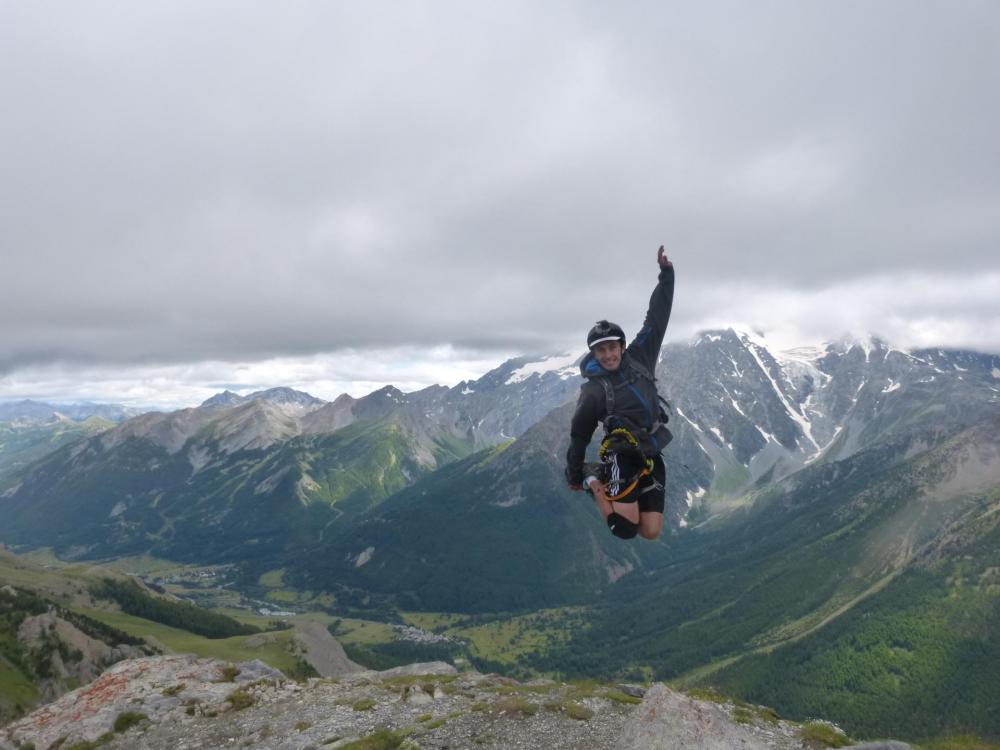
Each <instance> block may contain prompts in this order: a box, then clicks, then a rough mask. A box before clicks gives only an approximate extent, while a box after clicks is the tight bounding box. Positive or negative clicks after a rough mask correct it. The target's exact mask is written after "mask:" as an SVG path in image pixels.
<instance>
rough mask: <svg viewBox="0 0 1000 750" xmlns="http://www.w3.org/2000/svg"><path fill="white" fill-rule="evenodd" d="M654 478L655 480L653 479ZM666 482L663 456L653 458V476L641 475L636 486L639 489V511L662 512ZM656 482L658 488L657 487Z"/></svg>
mask: <svg viewBox="0 0 1000 750" xmlns="http://www.w3.org/2000/svg"><path fill="white" fill-rule="evenodd" d="M653 480H655V482H654V481H653ZM666 482H667V467H666V466H664V465H663V456H657V457H656V458H654V459H653V476H652V477H643V478H642V482H641V483H640V484H639V486H638V487H637V488H636V489H638V491H639V493H640V494H639V512H640V513H662V512H663V508H664V505H665V502H664V499H665V497H666V494H667V491H666ZM657 484H658V485H659V488H657Z"/></svg>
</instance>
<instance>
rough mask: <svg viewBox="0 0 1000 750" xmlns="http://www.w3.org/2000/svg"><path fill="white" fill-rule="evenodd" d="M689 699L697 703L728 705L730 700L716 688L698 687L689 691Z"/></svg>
mask: <svg viewBox="0 0 1000 750" xmlns="http://www.w3.org/2000/svg"><path fill="white" fill-rule="evenodd" d="M687 695H688V697H689V698H694V699H695V700H696V701H708V702H709V703H728V702H729V701H728V699H727V698H726V697H725V696H724V695H722V694H721V693H720V692H719V691H718V690H716V689H715V688H710V687H696V688H691V689H690V690H688V691H687Z"/></svg>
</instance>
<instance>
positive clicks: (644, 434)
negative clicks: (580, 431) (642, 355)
mask: <svg viewBox="0 0 1000 750" xmlns="http://www.w3.org/2000/svg"><path fill="white" fill-rule="evenodd" d="M623 366H625V367H627V368H629V369H631V370H632V371H633V372H635V373H636V374H638V375H639V376H640V377H643V378H645V379H646V380H647V381H648V382H650V383H652V384H653V388H654V390H656V398H657V407H658V410H659V413H658V415H657V419H656V420H655V421H654V422H653V425H652V426H651V427H650V428H649V429H646V428H645V427H642V426H640V425H637V424H636V423H635V422H634V421H633V420H631V419H629V418H628V417H623V416H620V415H617V414H615V389H614V386H612V385H611V383H610V382H609V381H608V379H607V378H606V377H600V378H596V380H599V381H600V382H601V385H602V386H604V400H605V402H606V404H607V416H606V417H605V418H604V433H605V434H610V433H611V432H612V431H613V430H614V429H616V428H619V427H623V428H625V429H627V430H628V431H629V432H631V433H632V434H633V435H634V436H635V437H636V439H637V440H638V441H639V446H640V448H641V449H642V452H643V455H646V456H650V457H652V456H658V455H659V454H660V453H661V452H662V451H663V449H664V448H666V447H667V444H668V443H669V442H670V441H671V440H673V439H674V436H673V434H672V433H671V432H670V430H669V429H668V428H667V422H669V421H670V404H669V403H668V402H667V400H666V399H665V398H663V396H661V395H660V392H659V389H657V388H656V378H655V377H653V374H652V373H651V372H650V371H649V370H647V369H646V366H645V365H644V364H642V363H641V362H637V361H635V360H634V359H632V358H629V359H628V361H627V362H625V363H623Z"/></svg>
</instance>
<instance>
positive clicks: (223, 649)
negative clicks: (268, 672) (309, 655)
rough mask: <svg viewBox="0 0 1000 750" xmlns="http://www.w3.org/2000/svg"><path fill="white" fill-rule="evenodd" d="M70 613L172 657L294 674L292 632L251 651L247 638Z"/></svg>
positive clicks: (84, 610)
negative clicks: (256, 664)
mask: <svg viewBox="0 0 1000 750" xmlns="http://www.w3.org/2000/svg"><path fill="white" fill-rule="evenodd" d="M70 609H71V610H72V611H74V612H78V613H80V614H83V615H86V616H87V617H90V618H92V619H94V620H97V621H98V622H101V623H104V624H105V625H110V626H111V627H114V628H117V629H118V630H122V631H124V632H125V633H128V634H129V635H131V636H135V637H137V638H144V639H147V640H148V639H153V640H154V641H156V642H159V643H162V644H163V645H164V646H166V647H167V649H168V650H170V651H172V652H174V653H178V654H194V655H195V656H198V657H200V658H214V659H220V660H222V661H228V662H240V661H253V660H254V659H260V660H261V661H263V662H264V663H265V664H267V665H268V666H271V667H274V668H275V669H280V670H281V671H282V672H284V673H285V674H288V673H289V672H294V671H295V669H296V657H295V656H294V655H293V654H291V653H289V650H288V647H289V645H290V644H291V638H292V631H280V632H275V633H272V634H271V635H273V637H274V640H273V641H270V642H268V643H265V644H264V645H263V646H260V647H257V648H250V647H248V646H245V645H244V641H245V640H246V639H247V637H248V636H242V635H238V636H232V637H230V638H205V637H203V636H200V635H195V634H194V633H189V632H188V631H186V630H181V629H179V628H174V627H171V626H169V625H161V624H160V623H157V622H153V621H151V620H145V619H143V618H141V617H136V616H134V615H128V614H125V613H124V612H110V611H106V610H101V609H93V608H90V607H70ZM249 637H252V636H249Z"/></svg>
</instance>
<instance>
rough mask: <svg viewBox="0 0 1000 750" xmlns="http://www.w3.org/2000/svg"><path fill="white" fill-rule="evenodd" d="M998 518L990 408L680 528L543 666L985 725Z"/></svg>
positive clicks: (908, 719) (887, 730)
mask: <svg viewBox="0 0 1000 750" xmlns="http://www.w3.org/2000/svg"><path fill="white" fill-rule="evenodd" d="M998 521H1000V419H997V418H993V419H987V420H985V421H984V422H982V423H980V424H979V425H977V426H975V427H973V428H970V429H967V430H964V431H962V432H960V433H959V434H957V435H954V436H952V437H951V438H949V439H947V440H945V441H944V442H941V443H939V444H937V445H935V441H933V440H931V439H930V436H928V435H927V434H921V433H916V434H913V435H911V436H910V437H909V438H907V439H905V440H901V441H898V442H896V443H891V444H886V445H884V446H882V447H881V448H880V449H879V450H871V451H864V452H861V453H857V454H855V455H854V456H852V457H851V458H849V459H847V460H845V461H842V462H839V463H832V464H827V465H818V466H815V467H812V468H810V469H807V470H805V471H803V472H801V473H800V475H797V476H795V477H793V478H790V479H789V481H787V482H786V483H783V484H782V485H781V486H778V487H775V488H772V489H771V490H769V491H768V492H766V493H764V494H762V495H760V496H759V497H757V498H756V503H755V504H754V505H753V507H751V508H748V509H743V510H740V511H738V512H735V513H733V514H731V515H730V516H729V517H728V518H726V519H724V520H723V519H720V520H718V521H717V522H716V523H714V524H711V525H708V526H706V527H704V528H701V529H695V530H692V531H690V532H689V533H687V534H684V535H682V536H681V537H680V538H679V539H678V541H677V544H676V545H675V546H674V548H673V550H672V558H671V559H670V560H669V561H668V563H667V564H666V565H664V566H663V567H662V568H660V569H658V570H656V571H655V572H652V571H650V572H647V573H646V574H645V575H643V574H640V575H637V576H633V577H630V579H629V580H628V581H627V582H623V583H624V584H625V585H623V586H621V587H617V589H616V590H615V591H613V592H612V593H611V594H610V595H609V599H608V601H607V604H606V606H603V607H598V608H597V613H596V614H595V616H594V617H593V619H592V623H591V624H592V627H591V628H590V629H589V630H582V631H580V632H579V633H576V634H574V637H573V639H572V640H571V641H570V642H569V643H568V644H567V645H566V646H565V647H564V648H563V649H554V650H553V652H552V653H550V655H549V658H550V660H551V661H550V663H548V664H546V666H548V667H550V668H551V666H552V665H554V664H559V665H561V666H562V668H564V669H567V670H570V671H576V672H578V673H587V674H605V675H609V674H615V673H618V674H621V673H628V672H629V671H637V670H639V671H642V670H646V671H648V672H651V673H653V674H654V675H656V676H657V677H660V678H667V679H679V680H681V681H682V682H684V683H687V684H691V683H696V684H713V683H715V684H721V685H722V687H723V688H724V689H725V690H728V691H731V692H733V693H736V694H740V695H741V696H742V697H745V698H748V699H751V700H757V701H760V702H763V703H766V704H768V705H773V706H774V707H775V708H776V709H778V710H779V711H780V712H781V713H782V714H784V715H789V716H792V717H805V716H809V715H823V716H828V717H829V718H831V719H833V720H835V721H838V722H842V723H843V725H844V726H845V727H846V728H847V729H848V730H849V731H850V732H851V733H852V734H855V735H858V736H873V735H879V734H882V735H885V734H893V735H895V736H904V737H914V736H917V737H919V736H929V735H932V734H938V733H940V732H944V731H955V730H957V729H967V730H970V731H971V730H975V731H976V732H979V733H982V734H987V735H996V734H997V733H998V731H1000V724H998V723H997V719H996V717H995V716H993V715H992V714H990V713H989V712H988V711H987V710H986V706H993V705H997V702H996V701H995V700H994V701H993V702H992V703H990V702H989V701H988V700H987V698H990V697H993V696H997V695H1000V669H998V667H1000V663H998V662H997V656H998V655H1000V628H997V626H996V622H997V619H996V615H997V614H998V613H1000V609H998V608H1000V586H998V585H997V580H996V577H997V572H996V571H997V570H998V569H1000V551H998V549H1000V548H998V545H997V542H998V541H1000V534H998V531H997V524H998ZM623 634H625V635H623ZM608 638H612V639H613V640H612V642H614V643H622V644H624V646H623V647H624V651H622V650H619V649H609V648H607V645H608V641H607V639H608ZM623 653H624V654H627V656H626V657H625V658H624V659H623ZM945 694H947V695H948V696H949V699H948V700H947V701H944V698H943V697H944V696H945ZM879 696H883V697H884V698H885V704H883V703H882V702H881V698H880V697H879ZM983 696H986V698H984V697H983ZM940 701H944V702H943V703H941V705H944V706H952V705H953V704H955V703H957V702H961V703H962V704H963V706H964V709H963V711H962V712H959V713H956V714H949V713H942V712H940V711H939V710H938V708H937V706H938V704H939V702H940ZM949 716H954V717H957V718H955V719H954V721H953V722H951V723H949V721H950V720H949V719H948V718H947V717H949ZM918 719H919V720H920V721H922V722H923V723H922V724H919V725H918V723H916V722H917V721H918Z"/></svg>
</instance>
